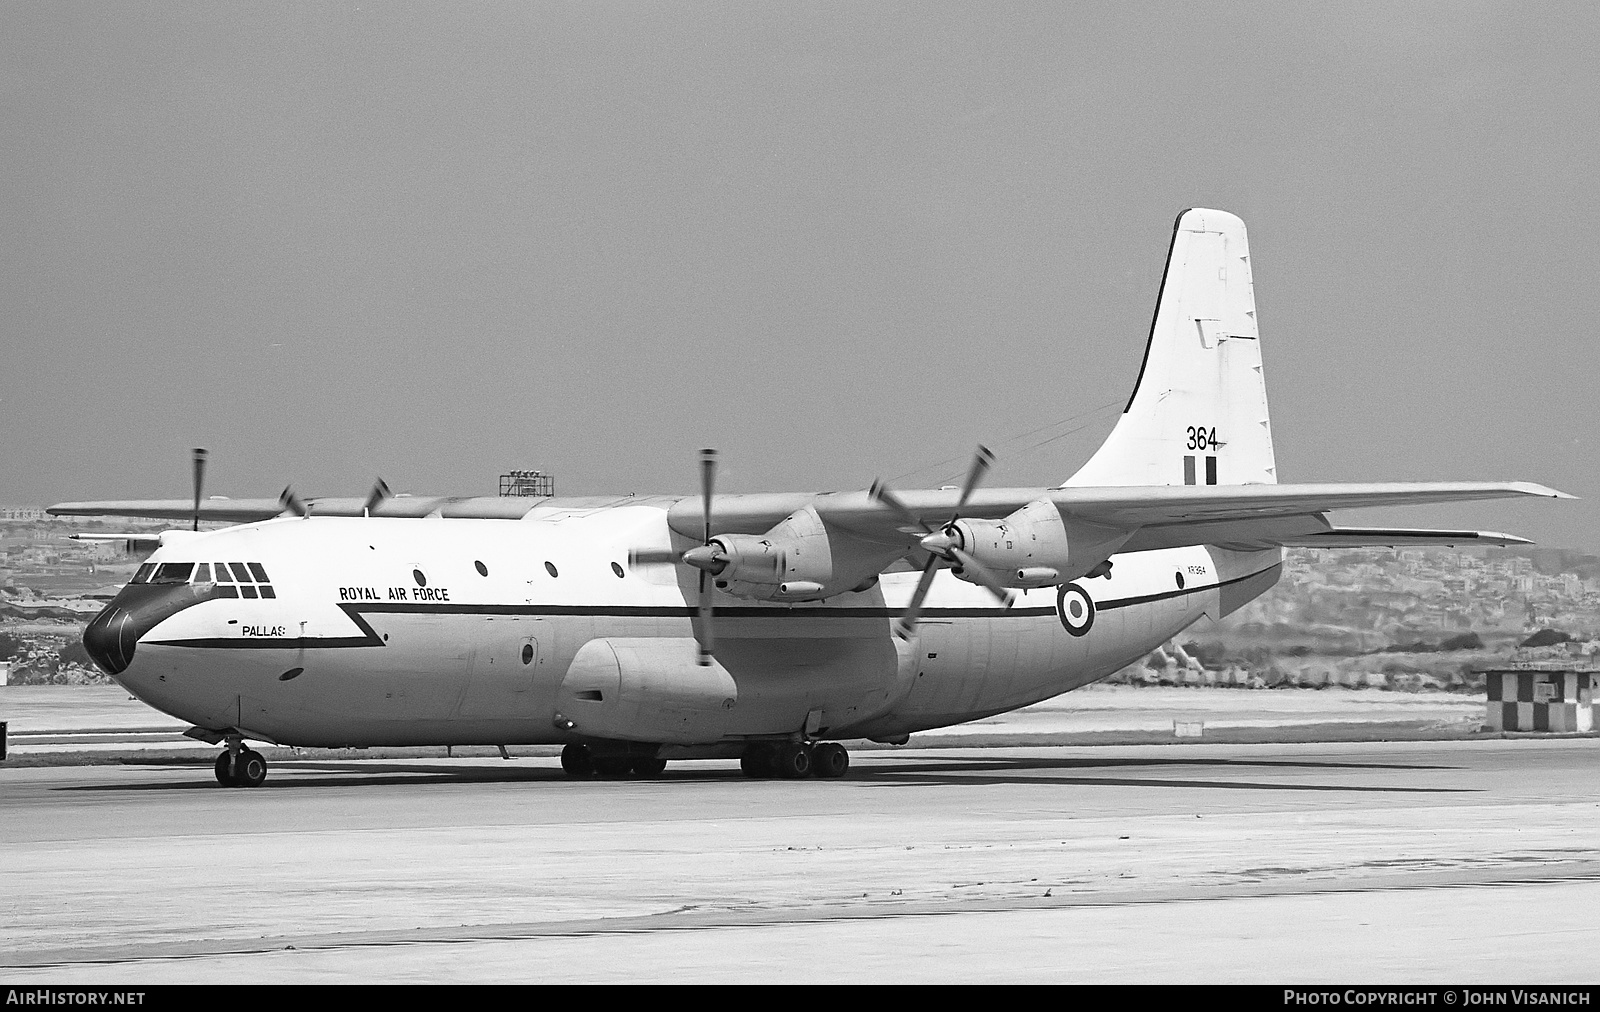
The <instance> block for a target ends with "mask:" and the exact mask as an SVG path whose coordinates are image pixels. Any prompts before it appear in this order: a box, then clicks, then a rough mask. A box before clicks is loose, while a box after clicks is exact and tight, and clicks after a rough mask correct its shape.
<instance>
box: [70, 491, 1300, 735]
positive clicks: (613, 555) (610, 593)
mask: <svg viewBox="0 0 1600 1012" xmlns="http://www.w3.org/2000/svg"><path fill="white" fill-rule="evenodd" d="M675 537H677V536H675V535H674V534H673V533H672V532H671V531H670V529H669V528H668V526H667V511H666V509H665V508H662V507H658V506H654V505H638V506H622V507H617V508H611V509H605V510H599V511H594V512H591V513H588V514H587V515H571V516H565V517H561V518H559V519H555V520H532V519H524V520H467V519H446V518H430V519H381V518H315V517H313V518H309V519H300V518H290V519H276V520H269V521H265V522H261V523H254V524H246V525H243V526H239V527H233V528H228V529H225V530H220V531H215V532H210V533H201V534H193V535H187V536H180V537H172V536H169V537H168V540H167V541H166V542H164V544H163V546H162V547H161V548H160V549H159V550H158V551H157V552H156V553H155V554H154V555H153V556H151V558H150V560H149V561H148V562H147V563H146V565H145V566H144V567H141V570H140V574H139V576H138V577H136V579H135V582H133V583H130V584H129V585H128V587H126V588H124V590H123V591H122V593H121V594H120V595H119V596H118V598H117V599H116V600H114V601H113V602H112V603H111V604H110V605H108V606H107V608H106V609H105V611H104V612H102V614H101V615H100V616H99V617H98V618H97V619H96V620H95V622H94V623H92V624H91V626H90V628H89V630H88V632H87V633H86V634H85V642H86V644H87V645H88V646H89V648H90V651H91V653H93V654H94V655H95V657H96V659H97V660H98V661H99V662H100V663H101V665H102V666H103V667H105V668H106V669H107V670H108V671H111V672H112V673H113V674H114V676H115V677H116V678H117V680H118V681H119V682H120V683H121V684H122V685H124V686H125V687H126V688H127V689H128V690H129V691H130V692H132V693H133V694H134V695H136V696H138V697H139V698H140V699H142V700H144V701H145V702H147V703H149V704H150V705H152V706H154V707H156V708H157V709H160V710H163V711H165V712H167V713H169V714H172V715H173V716H175V717H177V718H179V719H181V720H184V721H187V722H189V723H192V724H194V725H196V726H197V727H200V728H205V729H211V730H214V731H217V732H219V733H222V732H232V733H239V734H242V735H245V736H248V737H254V738H259V739H262V740H265V741H270V742H276V743H279V744H285V745H302V746H377V745H423V744H453V745H465V744H559V743H568V742H574V741H585V740H595V739H596V738H602V739H621V740H629V741H637V742H676V743H678V744H685V745H686V744H695V743H701V744H706V745H715V744H717V743H719V742H720V743H728V742H737V741H741V740H748V739H751V738H763V737H782V736H786V735H793V734H796V733H797V732H805V733H807V734H809V735H811V736H813V737H826V738H857V737H869V738H879V739H886V740H894V739H897V738H899V737H900V736H903V735H906V734H909V733H911V732H914V731H919V730H924V729H928V728H933V727H940V726H945V725H949V724H955V723H960V722H963V721H968V720H973V719H976V718H979V717H983V716H987V715H989V714H993V713H998V712H1003V711H1006V710H1010V709H1015V708H1017V707H1020V706H1026V705H1028V704H1029V703H1033V702H1036V701H1038V700H1041V699H1046V698H1049V697H1051V696H1054V695H1057V694H1059V693H1062V692H1065V691H1067V690H1070V689H1073V688H1077V687H1078V686H1081V685H1084V684H1087V683H1089V682H1092V681H1095V680H1097V679H1099V678H1103V677H1105V676H1106V675H1108V674H1110V673H1112V672H1114V671H1116V670H1117V669H1118V668H1120V667H1122V666H1124V665H1126V664H1127V663H1129V662H1130V661H1132V660H1135V659H1137V658H1138V657H1140V656H1141V655H1143V654H1145V653H1147V652H1148V651H1150V650H1151V649H1152V648H1153V647H1154V646H1156V645H1158V644H1160V643H1162V642H1164V641H1165V640H1167V639H1169V638H1171V637H1172V636H1173V635H1175V634H1177V633H1178V632H1180V631H1181V630H1183V629H1184V628H1185V627H1186V626H1188V625H1190V624H1192V623H1193V622H1195V621H1196V620H1197V619H1199V618H1201V617H1202V616H1205V615H1209V616H1211V617H1213V618H1219V617H1221V616H1222V615H1225V614H1227V613H1228V612H1230V611H1232V610H1234V609H1236V608H1237V607H1239V606H1240V605H1242V604H1243V603H1244V602H1246V601H1248V600H1250V599H1251V598H1253V597H1256V596H1257V595H1259V594H1261V593H1262V592H1263V591H1265V590H1266V589H1267V588H1269V587H1271V586H1272V584H1273V583H1275V582H1276V580H1277V578H1278V575H1279V572H1280V570H1281V562H1282V552H1281V550H1279V549H1273V550H1269V551H1257V552H1235V551H1228V550H1224V549H1220V548H1215V547H1193V548H1177V549H1168V550H1161V551H1149V552H1135V553H1128V554H1123V555H1118V556H1115V557H1114V558H1113V560H1112V566H1111V568H1110V572H1109V573H1108V574H1106V575H1103V576H1099V577H1095V578H1092V579H1081V580H1078V581H1076V582H1075V583H1073V584H1070V585H1068V586H1066V587H1063V588H1054V587H1051V588H1047V589H1042V590H1031V591H1026V592H1024V593H1022V594H1021V595H1019V597H1018V599H1017V600H1016V603H1015V605H1014V606H1013V607H1011V608H1010V609H1005V608H1002V607H1000V606H999V605H998V604H997V603H996V602H995V601H994V600H993V598H991V597H990V596H989V595H988V594H987V593H986V592H985V591H983V590H981V589H980V588H977V587H974V586H972V585H970V584H968V583H965V582H962V581H961V580H958V579H956V578H955V577H954V576H953V575H952V574H950V573H949V572H946V571H942V572H940V573H939V575H938V576H937V577H936V579H935V581H934V584H933V587H932V590H931V591H930V593H929V596H928V599H927V602H926V606H925V608H924V610H923V613H922V618H921V622H920V624H919V625H918V626H917V629H916V633H915V635H914V636H913V637H912V638H911V639H910V640H901V639H898V638H896V636H895V635H894V633H893V626H894V622H895V619H896V617H897V616H899V615H900V614H901V612H902V611H903V610H904V608H905V606H906V603H907V601H908V600H909V598H910V596H911V593H912V589H913V586H914V584H915V582H916V580H917V573H915V572H889V573H885V574H883V575H882V577H881V578H880V579H879V580H878V581H877V582H876V583H874V584H873V585H872V586H870V587H867V588H865V589H863V590H860V591H858V592H853V593H846V594H841V595H837V596H835V597H832V598H829V599H828V600H826V601H822V602H815V603H804V604H780V603H768V602H755V601H749V600H742V599H739V598H735V597H730V596H727V595H723V594H720V593H719V594H718V595H717V596H716V598H715V610H714V623H715V636H716V664H715V668H714V671H711V672H707V673H705V674H701V673H698V672H696V670H695V668H694V664H695V660H694V658H695V637H696V635H697V634H699V633H700V631H701V630H699V629H698V628H697V627H698V623H699V620H698V618H697V615H696V608H695V602H696V600H697V597H698V591H697V583H696V579H697V576H698V574H696V573H695V572H694V571H692V570H688V569H686V567H682V566H674V565H671V564H660V563H652V564H643V565H630V564H629V549H630V548H634V547H638V546H640V545H663V546H666V545H671V544H673V543H674V538H675ZM677 540H678V541H680V542H681V540H682V539H681V538H677ZM186 565H187V566H188V567H189V568H188V570H185V569H184V567H185V566H186ZM597 657H600V658H602V659H603V663H601V666H600V668H598V669H597V668H596V667H595V664H596V660H595V659H596V658H597ZM575 658H577V659H578V663H577V664H575V663H574V659H575ZM630 659H631V660H630ZM630 663H631V664H633V665H634V668H633V669H630V668H629V667H628V665H629V664H630ZM614 668H615V669H617V670H620V671H621V672H622V674H621V676H620V683H619V682H618V679H617V676H615V675H612V676H609V677H611V679H612V680H611V681H609V682H604V681H603V680H602V681H601V682H597V681H594V678H596V677H599V676H597V675H595V671H596V670H602V669H603V671H612V670H613V669H614ZM630 670H634V671H635V675H634V676H630V675H629V671H630ZM640 670H648V671H658V670H659V671H665V672H666V673H665V674H663V675H661V676H660V678H661V679H662V680H660V681H659V682H651V683H650V684H649V685H645V686H644V687H643V688H642V689H641V688H640V687H639V685H638V684H634V688H633V690H632V691H633V693H634V695H632V696H630V695H629V692H630V689H629V684H630V682H629V679H630V677H632V678H633V681H634V683H638V677H637V672H638V671H640ZM652 677H653V676H652ZM708 678H709V679H712V681H707V679H708ZM585 679H587V680H585ZM718 679H720V681H717V680H718ZM697 680H698V681H697ZM680 683H681V685H680ZM691 683H692V684H691ZM602 684H603V685H604V687H603V688H602V687H600V686H602ZM663 686H664V688H663ZM680 690H681V691H680ZM674 692H677V693H678V695H673V693H674ZM641 693H642V694H641ZM652 693H654V695H652ZM662 693H665V695H662ZM697 693H698V695H697ZM708 693H709V696H708V695H707V694H708ZM700 697H706V698H711V699H713V702H712V703H710V704H707V708H706V709H705V711H704V712H699V711H695V707H694V705H693V704H692V700H694V699H698V698H700ZM651 700H656V701H657V702H658V703H659V702H660V701H661V700H665V703H662V704H661V705H655V709H654V712H652V713H648V714H646V713H644V712H643V710H645V709H649V708H650V706H651V705H654V704H651V702H650V701H651ZM684 700H690V701H691V702H684ZM674 707H676V708H677V709H674ZM635 711H639V712H637V713H636V712H635ZM679 711H682V712H681V713H680V712H679ZM691 711H694V712H691Z"/></svg>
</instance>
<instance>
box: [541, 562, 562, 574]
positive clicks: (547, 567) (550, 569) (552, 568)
mask: <svg viewBox="0 0 1600 1012" xmlns="http://www.w3.org/2000/svg"><path fill="white" fill-rule="evenodd" d="M544 571H545V572H546V573H549V574H550V575H551V576H560V575H561V574H560V573H558V572H556V564H555V563H554V562H546V563H545V564H544Z"/></svg>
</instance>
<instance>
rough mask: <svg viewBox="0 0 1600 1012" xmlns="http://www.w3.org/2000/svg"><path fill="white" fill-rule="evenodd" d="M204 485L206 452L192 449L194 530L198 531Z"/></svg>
mask: <svg viewBox="0 0 1600 1012" xmlns="http://www.w3.org/2000/svg"><path fill="white" fill-rule="evenodd" d="M205 483H206V451H204V450H202V449H201V448H200V447H198V446H197V447H195V448H194V528H193V529H194V530H197V531H198V530H199V529H200V490H201V488H202V487H204V485H205Z"/></svg>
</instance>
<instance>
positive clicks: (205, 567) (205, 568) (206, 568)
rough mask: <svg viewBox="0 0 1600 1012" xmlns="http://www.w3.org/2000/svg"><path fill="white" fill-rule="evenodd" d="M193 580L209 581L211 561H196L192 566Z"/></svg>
mask: <svg viewBox="0 0 1600 1012" xmlns="http://www.w3.org/2000/svg"><path fill="white" fill-rule="evenodd" d="M194 582H195V583H210V582H211V563H209V562H201V563H197V564H196V565H195V567H194Z"/></svg>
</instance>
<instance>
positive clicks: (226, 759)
mask: <svg viewBox="0 0 1600 1012" xmlns="http://www.w3.org/2000/svg"><path fill="white" fill-rule="evenodd" d="M216 770H217V783H219V784H221V785H222V786H224V787H260V786H261V785H262V784H264V783H266V782H267V761H266V759H264V758H262V756H261V753H260V752H257V751H256V750H255V749H251V748H245V747H244V742H243V741H241V740H239V739H236V738H235V739H230V740H229V742H228V750H227V751H226V752H223V753H222V754H221V755H219V756H217V763H216Z"/></svg>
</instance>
